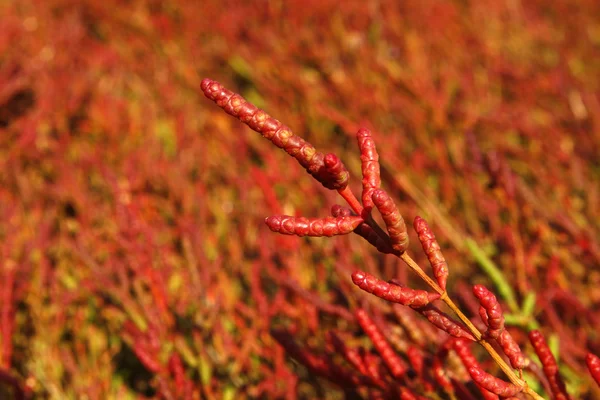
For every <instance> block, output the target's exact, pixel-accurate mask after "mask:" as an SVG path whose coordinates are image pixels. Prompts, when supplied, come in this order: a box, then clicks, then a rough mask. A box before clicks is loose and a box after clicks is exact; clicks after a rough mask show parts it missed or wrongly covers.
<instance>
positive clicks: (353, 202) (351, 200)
mask: <svg viewBox="0 0 600 400" xmlns="http://www.w3.org/2000/svg"><path fill="white" fill-rule="evenodd" d="M338 192H339V193H340V195H341V196H342V197H343V198H344V200H346V202H347V203H348V205H349V206H350V207H351V208H352V210H353V211H354V212H355V213H356V214H358V215H361V214H362V212H363V207H362V205H361V204H360V202H359V201H358V199H357V198H356V196H355V195H354V193H353V192H352V190H351V189H350V188H349V187H346V188H344V189H343V190H339V191H338ZM366 222H367V223H368V224H369V225H370V226H371V227H372V228H373V229H374V230H375V231H376V232H377V233H378V234H379V235H380V236H381V237H382V238H386V239H387V238H388V235H387V234H386V233H385V232H384V231H383V229H381V227H380V226H379V225H378V224H377V223H376V222H375V221H374V220H373V219H372V218H370V216H369V220H368V221H366ZM396 255H397V256H398V257H399V258H400V259H402V261H404V262H405V263H406V265H408V266H409V267H410V269H412V270H413V271H414V272H415V273H416V274H417V275H419V277H420V278H421V279H422V280H423V281H425V283H427V285H428V286H429V287H430V288H431V289H433V290H434V291H436V292H437V293H439V294H440V300H442V301H443V302H444V303H446V305H447V306H448V307H449V308H450V309H451V310H452V311H453V312H454V314H456V316H457V317H458V318H459V319H460V320H461V321H462V322H463V323H464V324H465V326H466V327H467V328H468V329H469V331H470V332H471V334H472V335H473V337H475V339H477V342H478V343H479V344H480V345H481V346H483V348H484V349H485V350H486V351H487V352H488V354H489V355H490V356H491V357H492V359H493V360H494V361H495V362H496V364H498V366H499V367H500V369H502V371H503V372H504V373H505V374H506V376H507V377H508V379H509V380H510V381H511V382H512V383H513V384H514V385H517V386H520V387H522V388H523V391H524V392H525V393H527V394H528V395H529V396H531V397H532V398H534V399H536V400H543V397H541V396H540V395H539V394H537V393H536V392H535V391H534V390H533V389H531V388H530V387H529V386H528V385H527V382H525V381H524V380H523V379H521V378H519V377H518V376H517V374H515V372H514V370H513V369H512V368H511V367H510V366H509V365H508V364H507V363H506V362H505V361H504V359H503V358H502V357H501V356H500V355H499V354H498V352H496V350H495V349H494V347H493V346H492V345H491V344H490V343H489V342H488V341H486V340H485V339H484V337H483V335H482V334H481V332H480V331H479V329H477V327H475V325H473V323H472V322H471V321H470V320H469V318H467V316H466V315H465V314H463V312H462V311H461V310H460V309H459V308H458V306H457V305H456V304H455V303H454V302H453V301H452V299H450V297H448V293H447V292H446V291H444V290H443V289H442V288H440V286H439V285H438V284H437V283H436V282H435V281H434V280H433V279H431V278H430V277H429V275H427V274H426V273H425V271H423V269H422V268H421V267H420V266H419V264H417V263H416V262H415V261H414V260H413V259H412V257H411V256H409V255H408V254H407V253H406V252H404V253H402V254H399V255H398V254H396Z"/></svg>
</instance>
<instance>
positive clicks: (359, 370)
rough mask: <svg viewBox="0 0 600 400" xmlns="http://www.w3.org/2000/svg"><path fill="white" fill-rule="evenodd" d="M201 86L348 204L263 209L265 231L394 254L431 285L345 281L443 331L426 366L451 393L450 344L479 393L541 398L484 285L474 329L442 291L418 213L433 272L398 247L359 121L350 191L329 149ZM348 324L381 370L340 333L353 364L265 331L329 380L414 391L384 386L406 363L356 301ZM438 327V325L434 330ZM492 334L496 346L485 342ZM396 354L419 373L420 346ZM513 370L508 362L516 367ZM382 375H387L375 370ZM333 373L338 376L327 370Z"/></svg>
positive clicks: (398, 229)
mask: <svg viewBox="0 0 600 400" xmlns="http://www.w3.org/2000/svg"><path fill="white" fill-rule="evenodd" d="M202 90H203V91H204V93H205V95H206V96H207V97H209V98H210V99H212V100H213V101H215V102H216V103H217V105H219V106H220V107H221V108H223V109H224V110H225V111H226V112H227V113H229V114H231V115H233V116H235V117H236V118H238V119H240V120H241V121H242V122H244V123H246V124H247V125H248V126H250V127H251V128H252V129H254V130H255V131H257V132H260V133H261V134H262V135H263V136H264V137H266V138H267V139H269V140H271V141H272V142H273V144H275V145H276V146H277V147H280V148H282V149H284V150H285V151H287V152H288V154H290V155H292V156H293V157H294V158H296V159H297V160H298V162H300V164H301V165H302V166H304V167H305V168H306V169H307V171H309V173H311V174H312V175H313V177H314V178H315V179H316V180H318V181H319V182H321V183H322V184H323V185H324V186H325V187H327V188H329V189H336V190H338V193H339V194H340V195H341V196H342V198H343V199H344V200H346V202H347V203H348V206H349V207H344V206H340V205H337V204H336V205H334V206H333V207H332V208H331V214H332V216H326V217H322V218H312V217H311V218H309V217H294V216H287V215H276V216H271V217H267V218H266V220H265V222H266V224H267V226H268V227H269V228H270V229H271V230H272V231H274V232H277V233H281V234H284V235H295V236H299V237H302V236H313V237H322V236H326V237H331V236H336V235H346V234H349V233H356V234H358V235H359V236H361V237H363V238H364V239H366V241H367V242H368V243H369V244H371V245H372V246H373V247H375V248H376V249H377V250H378V251H379V252H381V253H383V254H391V255H393V256H395V257H398V258H400V259H401V260H402V261H404V262H405V263H406V265H407V266H408V267H409V268H410V269H412V270H413V271H414V272H415V273H416V274H417V275H418V276H419V277H420V278H422V279H423V281H424V282H425V283H426V284H427V285H429V286H430V288H431V290H432V291H431V292H429V291H427V290H422V289H412V288H409V287H406V286H405V285H403V284H402V283H400V282H399V281H398V280H397V279H395V278H393V277H391V278H392V279H390V280H389V281H384V280H381V279H379V278H377V277H376V276H374V275H373V274H371V273H368V272H365V271H363V270H357V271H355V272H354V273H352V275H351V279H352V282H353V283H354V284H355V285H356V286H358V287H359V288H360V289H362V290H363V291H364V292H367V293H370V294H373V295H374V296H376V297H378V298H380V299H383V300H385V301H388V302H391V303H396V304H399V305H400V306H403V307H408V308H410V309H412V310H413V311H414V312H417V313H418V314H421V315H422V316H423V317H424V318H425V320H426V321H428V322H429V323H430V324H431V326H433V327H435V328H437V329H438V330H439V331H442V332H444V333H445V334H447V335H448V337H449V339H448V340H447V342H446V344H445V345H444V346H445V347H444V349H445V350H443V351H442V352H438V354H437V355H436V356H435V357H434V359H433V364H432V365H433V370H434V376H435V381H436V382H437V383H438V384H439V385H440V386H441V387H442V388H443V390H444V391H445V392H446V393H449V394H451V396H454V397H456V396H457V393H456V391H455V388H454V386H453V385H452V384H449V383H448V382H449V381H448V379H447V376H446V374H445V372H444V366H443V360H444V359H445V358H447V357H448V353H449V352H450V351H453V352H455V353H456V354H457V355H458V357H459V358H460V359H461V361H462V363H463V365H464V367H465V369H466V371H467V373H468V375H469V376H470V378H471V380H472V382H473V383H474V384H475V385H476V386H477V387H478V388H479V391H480V394H481V396H482V397H484V398H486V399H487V398H489V399H492V398H498V397H502V398H509V397H510V398H514V396H517V395H518V394H520V393H525V394H527V395H528V396H529V397H531V398H534V399H541V396H540V395H539V394H538V393H536V392H535V391H534V390H532V388H531V387H529V386H528V385H527V383H526V382H525V381H524V380H523V379H522V376H523V375H522V371H523V370H524V369H526V368H527V367H528V365H529V363H530V361H529V360H528V359H527V358H526V357H525V355H524V354H523V353H522V351H521V349H520V346H519V344H518V343H517V342H516V341H515V339H514V338H513V337H512V335H511V334H510V332H509V331H508V330H507V329H506V328H505V317H504V313H503V310H502V306H501V304H500V302H499V301H498V299H497V298H496V296H495V295H494V293H492V291H490V290H489V289H487V288H486V287H485V286H484V285H475V286H473V290H472V293H473V296H474V298H475V299H476V301H477V302H478V303H479V304H478V313H479V317H480V321H481V322H482V323H483V325H484V326H485V330H484V331H479V329H478V328H477V327H476V326H475V325H474V324H473V323H472V322H471V321H470V319H469V318H468V317H467V316H465V314H464V313H463V312H462V311H461V310H460V309H459V308H458V306H457V305H456V304H455V303H454V302H453V301H452V300H451V299H450V297H449V294H448V293H447V291H446V287H447V282H448V277H449V268H448V264H447V262H446V260H445V258H444V256H443V254H442V251H441V248H440V246H439V244H438V242H437V240H436V238H435V235H434V234H433V232H432V230H431V228H430V227H429V225H428V224H427V222H426V221H425V220H424V219H423V218H421V217H418V216H417V217H416V218H415V219H414V224H413V227H414V230H415V232H416V233H417V236H418V238H419V242H420V243H421V247H422V250H423V252H424V253H425V255H426V257H427V260H428V261H429V263H430V265H431V268H432V272H433V277H434V278H435V280H434V279H431V278H430V277H429V276H428V275H427V274H426V273H425V272H424V271H423V269H422V268H421V267H420V266H419V265H418V264H417V263H416V262H415V261H414V260H413V259H412V258H411V257H410V256H409V255H408V253H407V251H408V249H409V234H408V230H407V227H406V224H405V222H404V218H403V217H402V214H401V213H400V210H399V208H398V207H397V205H396V204H395V202H394V201H393V199H392V197H391V196H390V195H389V194H388V192H386V190H384V189H382V188H381V186H382V182H381V170H380V164H379V162H380V160H379V155H378V153H377V150H376V147H375V142H374V141H373V138H372V135H371V132H370V131H369V130H368V129H365V128H361V129H359V130H358V132H357V134H356V137H357V141H358V147H359V151H360V160H361V173H362V193H361V196H360V197H358V198H360V199H361V201H359V200H357V197H356V196H355V195H354V194H353V192H352V189H351V187H350V186H349V178H350V176H349V173H348V171H347V170H346V168H345V167H344V166H343V164H342V162H341V160H340V159H339V158H338V157H337V156H336V155H334V154H331V153H330V154H327V155H326V156H322V155H321V153H317V152H316V150H314V147H313V146H312V145H310V144H309V143H307V142H305V141H304V140H302V139H300V138H298V137H296V136H295V135H293V134H292V133H291V131H290V129H289V128H287V127H286V126H284V125H283V124H281V123H280V122H279V121H277V120H275V119H273V118H271V117H270V116H268V114H266V113H265V112H264V111H262V110H259V109H258V108H257V107H255V106H253V105H251V104H250V103H248V102H247V101H246V100H244V99H243V98H242V97H241V96H239V95H237V94H235V93H233V92H231V91H229V90H227V89H225V88H223V86H222V85H220V84H219V83H217V82H215V81H212V80H210V79H205V80H204V81H202ZM374 208H376V209H377V210H378V211H379V213H380V215H381V219H382V220H383V222H384V224H385V230H384V229H382V228H381V227H380V226H379V225H378V224H377V223H376V222H375V220H374V218H373V215H372V213H371V211H372V210H373V209H374ZM436 301H441V302H443V303H445V304H446V306H448V307H449V308H450V309H451V310H452V311H453V312H454V313H455V314H456V317H452V316H450V315H448V314H446V313H445V312H442V311H441V310H440V309H439V308H438V307H437V306H436V305H435V304H434V303H435V302H436ZM354 317H355V319H356V322H357V323H358V325H360V327H361V328H362V330H363V331H364V332H365V334H366V335H367V337H368V338H369V339H370V341H371V343H372V344H373V347H374V349H375V351H376V354H378V356H379V357H380V358H381V362H382V364H383V365H384V366H385V369H386V370H387V372H385V371H381V370H380V368H377V367H376V364H373V360H374V357H377V356H376V355H374V354H372V353H364V350H362V353H361V351H357V350H354V349H352V348H350V347H348V346H346V345H345V344H343V343H342V341H341V340H340V338H339V337H338V336H337V335H336V334H335V333H331V334H329V335H328V337H327V341H328V343H330V345H331V347H332V348H333V349H334V350H335V351H337V352H338V353H341V354H342V356H343V358H344V359H345V360H346V362H348V363H349V364H350V365H351V366H352V368H354V372H349V371H346V370H344V369H342V367H341V366H339V365H337V364H335V362H334V361H332V360H331V359H329V358H321V357H322V356H317V355H314V354H312V353H311V352H307V351H304V350H301V349H300V348H299V347H298V346H297V345H296V344H294V343H293V342H292V341H290V339H288V338H286V337H285V335H284V334H282V333H280V332H279V331H275V332H274V333H273V335H274V337H275V339H276V340H277V341H278V342H279V343H281V344H282V346H283V347H284V348H285V349H286V350H287V351H288V353H289V354H290V355H291V356H292V357H294V358H296V359H297V360H298V361H299V362H301V363H302V364H304V365H305V366H306V367H307V368H308V369H309V370H311V371H313V372H314V373H315V374H317V375H319V376H322V377H325V378H327V379H329V380H333V381H334V382H335V383H337V384H340V385H350V386H352V387H356V388H358V387H361V386H363V387H365V388H367V387H369V389H368V391H369V393H370V395H371V396H376V397H377V396H383V398H388V397H389V396H392V397H393V396H396V395H399V396H400V397H401V398H418V397H417V396H418V395H417V394H415V393H414V391H413V390H412V388H410V387H404V386H399V387H393V388H388V387H387V382H390V381H398V382H406V376H407V375H406V374H407V371H408V369H409V366H408V364H407V363H406V362H405V361H404V360H403V359H402V357H400V356H399V355H398V354H396V352H395V350H394V348H393V346H392V344H391V343H395V339H391V338H389V337H386V335H385V334H384V333H383V331H382V330H381V329H380V328H379V327H378V326H377V323H376V322H375V320H374V319H372V318H371V317H370V315H369V313H368V312H367V311H366V310H365V309H360V308H359V309H356V310H355V311H354ZM439 331H438V332H439ZM530 339H531V342H532V344H533V346H534V348H535V351H536V352H537V354H538V356H539V357H540V360H541V362H542V364H543V369H544V372H545V373H546V375H547V377H548V381H549V384H550V387H551V389H552V392H553V394H554V396H555V398H557V399H560V398H565V399H566V398H568V397H565V396H567V395H566V392H565V390H564V384H563V383H562V381H561V379H560V377H559V376H558V370H557V368H556V363H555V361H554V359H553V358H552V357H551V353H550V352H549V350H548V349H547V346H546V345H545V342H544V341H543V338H541V336H540V334H539V332H537V331H532V332H531V333H530ZM493 342H496V344H497V347H494V346H492V343H493ZM473 343H478V344H480V345H481V346H482V347H483V348H484V349H485V350H486V351H487V352H488V353H489V355H490V356H491V357H492V358H493V360H494V361H495V362H496V363H497V364H498V366H499V367H500V368H501V370H502V371H503V372H504V374H505V375H506V377H507V378H508V379H507V380H504V379H500V378H498V377H495V376H494V375H491V374H490V373H488V372H486V371H484V370H483V368H482V367H481V365H480V364H479V362H478V361H477V360H476V358H475V357H474V356H473V354H472V353H471V351H470V348H469V346H470V345H471V344H473ZM496 348H499V349H500V350H501V352H502V353H504V355H505V356H506V358H508V360H509V363H510V365H509V364H507V363H506V362H505V361H504V359H503V358H502V356H501V355H500V354H498V353H497V351H496ZM406 356H407V357H408V358H409V360H411V361H412V368H413V369H414V370H415V373H416V375H417V376H420V377H424V376H425V375H423V370H422V365H423V353H422V352H421V351H419V350H418V349H417V348H413V347H411V348H409V349H407V353H406ZM588 359H589V361H588V363H589V364H590V365H591V366H590V371H591V373H592V375H593V376H595V375H594V374H595V373H596V371H597V369H598V367H597V365H596V364H597V361H596V359H595V358H593V356H590V357H589V358H588ZM513 369H516V370H518V374H516V373H515V371H514V370H513ZM386 374H387V378H386V377H385V376H386ZM337 377H339V378H337Z"/></svg>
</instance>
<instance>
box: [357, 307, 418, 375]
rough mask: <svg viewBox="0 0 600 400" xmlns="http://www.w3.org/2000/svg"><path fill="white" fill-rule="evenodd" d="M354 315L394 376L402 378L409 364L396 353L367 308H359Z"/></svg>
mask: <svg viewBox="0 0 600 400" xmlns="http://www.w3.org/2000/svg"><path fill="white" fill-rule="evenodd" d="M354 315H355V317H356V320H357V321H358V324H359V325H360V326H361V328H362V329H363V331H364V332H365V333H366V334H367V336H368V337H369V338H370V339H371V342H372V343H373V346H374V347H375V349H376V350H377V352H378V353H379V355H381V358H382V360H383V363H384V364H385V366H386V367H387V369H388V370H389V371H390V373H391V374H392V376H393V377H394V378H396V379H398V378H401V377H402V376H403V375H404V374H405V373H406V371H407V369H408V366H407V365H406V363H405V362H404V360H402V359H401V358H400V357H398V355H396V353H395V352H394V350H393V349H392V346H390V344H389V342H388V341H387V339H386V338H385V336H383V334H382V333H381V331H380V330H379V328H378V327H377V326H376V325H375V323H374V322H373V320H372V319H371V317H369V315H368V314H367V312H366V311H365V310H363V309H360V308H359V309H357V310H356V311H355V312H354Z"/></svg>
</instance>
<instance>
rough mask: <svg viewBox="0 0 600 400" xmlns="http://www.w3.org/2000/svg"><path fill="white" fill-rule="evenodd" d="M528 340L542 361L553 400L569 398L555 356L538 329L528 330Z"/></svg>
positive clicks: (566, 399) (567, 399)
mask: <svg viewBox="0 0 600 400" xmlns="http://www.w3.org/2000/svg"><path fill="white" fill-rule="evenodd" d="M529 341H530V342H531V344H532V345H533V348H534V350H535V353H536V354H537V355H538V357H539V359H540V362H541V363H542V369H543V370H544V375H546V378H548V383H549V384H550V389H551V390H552V395H553V398H554V399H555V400H569V399H571V397H570V396H569V395H568V394H567V388H566V386H565V383H564V381H563V380H562V378H561V376H560V374H559V372H558V364H557V363H556V358H554V355H553V354H552V352H551V351H550V348H549V347H548V343H546V339H545V338H544V336H543V335H542V333H541V332H540V331H538V330H533V331H531V332H529Z"/></svg>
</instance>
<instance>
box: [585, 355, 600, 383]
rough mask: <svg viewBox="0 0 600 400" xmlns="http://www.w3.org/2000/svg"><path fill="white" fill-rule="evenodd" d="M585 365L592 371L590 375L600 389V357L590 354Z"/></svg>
mask: <svg viewBox="0 0 600 400" xmlns="http://www.w3.org/2000/svg"><path fill="white" fill-rule="evenodd" d="M585 363H586V364H587V367H588V370H589V371H590V375H592V378H594V380H595V381H596V383H597V384H598V386H599V387H600V357H598V356H597V355H595V354H592V353H588V354H587V356H586V357H585Z"/></svg>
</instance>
